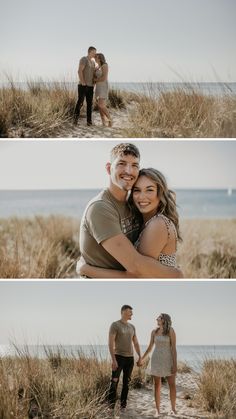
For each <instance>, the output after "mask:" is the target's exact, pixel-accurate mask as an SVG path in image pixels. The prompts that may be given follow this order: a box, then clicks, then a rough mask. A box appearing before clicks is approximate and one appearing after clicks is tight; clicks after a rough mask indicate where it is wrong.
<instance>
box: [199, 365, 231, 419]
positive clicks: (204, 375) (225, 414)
mask: <svg viewBox="0 0 236 419" xmlns="http://www.w3.org/2000/svg"><path fill="white" fill-rule="evenodd" d="M197 397H198V400H199V401H200V403H201V405H202V406H203V408H204V409H206V410H207V411H208V412H212V413H215V414H216V415H217V417H220V418H229V419H230V418H232V419H233V418H235V417H236V360H235V359H231V360H221V359H217V360H214V359H206V360H205V361H204V363H203V369H202V372H201V374H200V376H199V380H198V394H197Z"/></svg>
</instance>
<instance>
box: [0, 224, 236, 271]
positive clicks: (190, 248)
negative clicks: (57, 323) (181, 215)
mask: <svg viewBox="0 0 236 419" xmlns="http://www.w3.org/2000/svg"><path fill="white" fill-rule="evenodd" d="M79 225H80V223H79V220H76V219H73V218H71V217H64V216H49V217H43V216H36V217H33V218H23V219H22V218H17V217H11V218H7V219H0V233H1V234H0V261H1V263H0V278H71V277H76V271H75V268H76V261H77V259H78V258H79V255H80V249H79ZM181 231H182V236H183V243H181V244H180V245H179V248H178V253H177V255H178V264H179V266H180V267H181V268H182V270H183V272H184V275H185V277H186V278H235V277H236V256H235V255H236V242H235V237H236V219H232V220H230V219H225V220H224V219H220V220H214V219H209V220H201V219H196V220H190V219H189V220H182V221H181Z"/></svg>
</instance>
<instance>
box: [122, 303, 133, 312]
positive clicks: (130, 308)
mask: <svg viewBox="0 0 236 419" xmlns="http://www.w3.org/2000/svg"><path fill="white" fill-rule="evenodd" d="M127 309H129V310H133V307H131V306H128V305H127V304H125V305H123V306H122V307H121V313H122V311H125V310H127Z"/></svg>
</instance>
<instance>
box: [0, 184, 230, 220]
mask: <svg viewBox="0 0 236 419" xmlns="http://www.w3.org/2000/svg"><path fill="white" fill-rule="evenodd" d="M100 190H101V189H71V190H63V189H61V190H60V189H57V190H56V189H55V190H0V218H8V217H21V218H23V217H34V216H36V215H42V216H49V215H63V216H69V217H73V218H78V219H81V217H82V214H83V212H84V210H85V208H86V205H87V203H88V202H89V201H90V200H91V199H92V198H93V197H94V196H96V195H97V194H98V193H99V191H100ZM175 192H176V197H177V206H178V212H179V215H180V217H181V218H187V219H189V218H190V219H193V218H201V219H204V218H205V219H206V218H215V219H216V218H221V219H222V218H230V219H232V218H236V190H235V189H233V190H232V189H231V188H229V189H175Z"/></svg>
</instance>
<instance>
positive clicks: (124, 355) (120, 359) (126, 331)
mask: <svg viewBox="0 0 236 419" xmlns="http://www.w3.org/2000/svg"><path fill="white" fill-rule="evenodd" d="M132 315H133V312H132V307H131V306H129V305H124V306H122V307H121V319H120V320H118V321H116V322H113V323H112V325H111V327H110V331H109V351H110V354H111V360H112V376H111V384H110V389H109V393H108V401H109V404H110V407H111V408H112V409H114V407H115V403H116V395H117V386H118V381H119V378H120V374H121V371H123V386H122V391H121V397H120V406H121V409H125V408H126V405H127V396H128V391H129V382H130V379H131V374H132V370H133V367H134V355H133V346H134V348H135V351H136V353H137V355H138V363H140V362H141V353H140V347H139V343H138V339H137V336H136V331H135V327H134V326H133V325H132V324H131V323H128V321H129V320H131V318H132Z"/></svg>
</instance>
